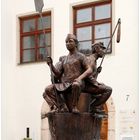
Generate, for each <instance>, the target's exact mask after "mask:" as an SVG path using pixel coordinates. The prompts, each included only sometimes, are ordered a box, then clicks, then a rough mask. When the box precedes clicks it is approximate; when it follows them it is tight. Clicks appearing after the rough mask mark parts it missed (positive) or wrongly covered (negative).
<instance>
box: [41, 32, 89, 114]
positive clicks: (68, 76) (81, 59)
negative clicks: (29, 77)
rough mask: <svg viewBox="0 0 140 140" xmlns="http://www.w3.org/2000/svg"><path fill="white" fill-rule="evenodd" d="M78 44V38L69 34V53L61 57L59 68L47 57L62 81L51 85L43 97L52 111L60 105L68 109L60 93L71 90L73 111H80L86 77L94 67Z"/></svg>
mask: <svg viewBox="0 0 140 140" xmlns="http://www.w3.org/2000/svg"><path fill="white" fill-rule="evenodd" d="M77 46H78V40H77V38H76V36H75V35H73V34H68V35H67V37H66V47H67V50H68V51H69V54H68V55H67V56H63V57H61V58H60V61H59V64H58V67H59V68H57V69H56V68H55V67H54V65H53V61H52V59H51V58H50V57H49V58H48V59H47V63H48V65H49V66H50V68H51V70H52V72H53V74H54V76H55V77H56V78H58V79H59V78H60V77H61V78H60V79H61V80H60V83H55V84H52V85H49V86H48V87H47V88H46V89H45V92H44V94H43V97H44V99H45V100H46V101H47V103H48V104H49V106H50V110H51V111H53V110H54V109H55V108H58V106H60V111H66V110H67V108H66V105H65V103H64V102H63V100H62V98H61V96H60V94H63V93H66V92H67V91H71V94H72V112H73V113H78V112H79V110H78V109H77V102H78V98H79V95H80V92H81V90H82V89H83V88H84V85H85V84H84V79H85V78H87V77H88V76H89V75H91V74H92V69H91V67H90V65H89V64H88V61H87V58H86V56H85V55H84V54H82V53H80V52H78V50H77ZM55 91H56V93H55ZM56 94H57V95H56ZM57 97H58V98H57ZM58 100H59V101H58ZM57 101H58V102H59V103H58V102H57ZM61 101H62V102H61ZM58 104H59V105H58Z"/></svg>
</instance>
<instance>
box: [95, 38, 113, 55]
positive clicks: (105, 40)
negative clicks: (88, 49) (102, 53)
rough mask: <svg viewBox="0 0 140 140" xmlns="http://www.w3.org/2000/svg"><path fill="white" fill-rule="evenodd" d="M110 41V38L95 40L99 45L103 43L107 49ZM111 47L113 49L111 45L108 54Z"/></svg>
mask: <svg viewBox="0 0 140 140" xmlns="http://www.w3.org/2000/svg"><path fill="white" fill-rule="evenodd" d="M109 41H110V38H106V39H98V40H95V43H97V42H103V43H104V47H106V48H107V46H108V43H109ZM110 47H111V45H110V46H109V48H108V51H107V52H110Z"/></svg>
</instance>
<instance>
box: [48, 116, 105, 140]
mask: <svg viewBox="0 0 140 140" xmlns="http://www.w3.org/2000/svg"><path fill="white" fill-rule="evenodd" d="M47 117H48V122H49V129H50V133H51V140H100V127H101V121H102V118H103V116H98V115H97V116H92V114H90V113H80V114H73V113H48V114H47Z"/></svg>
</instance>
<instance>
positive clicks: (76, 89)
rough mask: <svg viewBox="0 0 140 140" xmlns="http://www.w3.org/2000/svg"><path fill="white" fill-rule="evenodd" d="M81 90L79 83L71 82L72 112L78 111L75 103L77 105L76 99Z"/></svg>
mask: <svg viewBox="0 0 140 140" xmlns="http://www.w3.org/2000/svg"><path fill="white" fill-rule="evenodd" d="M80 92H81V86H80V84H79V83H77V82H74V83H73V84H72V106H73V109H72V112H73V113H79V110H78V109H77V105H78V99H79V95H80Z"/></svg>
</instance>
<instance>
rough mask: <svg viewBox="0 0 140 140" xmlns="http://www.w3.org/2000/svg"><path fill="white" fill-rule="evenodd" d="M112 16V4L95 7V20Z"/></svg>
mask: <svg viewBox="0 0 140 140" xmlns="http://www.w3.org/2000/svg"><path fill="white" fill-rule="evenodd" d="M105 18H110V4H107V5H102V6H96V7H95V20H99V19H105Z"/></svg>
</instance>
